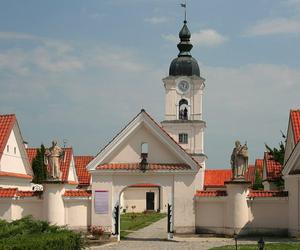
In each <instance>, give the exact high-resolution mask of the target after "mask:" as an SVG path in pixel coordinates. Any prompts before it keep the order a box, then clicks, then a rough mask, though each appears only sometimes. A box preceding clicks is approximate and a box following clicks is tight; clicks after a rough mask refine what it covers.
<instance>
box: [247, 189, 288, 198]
mask: <svg viewBox="0 0 300 250" xmlns="http://www.w3.org/2000/svg"><path fill="white" fill-rule="evenodd" d="M287 196H288V191H281V190H269V191H267V190H250V191H249V194H248V197H249V198H254V197H287Z"/></svg>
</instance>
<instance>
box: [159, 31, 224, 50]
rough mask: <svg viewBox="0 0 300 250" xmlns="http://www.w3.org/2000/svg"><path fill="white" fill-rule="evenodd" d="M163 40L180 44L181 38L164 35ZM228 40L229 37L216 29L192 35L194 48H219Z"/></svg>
mask: <svg viewBox="0 0 300 250" xmlns="http://www.w3.org/2000/svg"><path fill="white" fill-rule="evenodd" d="M162 38H163V39H165V40H167V41H170V42H173V43H178V42H179V38H178V37H177V36H175V35H171V34H169V35H162ZM227 40H228V38H227V37H225V36H223V35H221V34H220V33H218V32H217V31H216V30H214V29H204V30H201V31H199V32H195V33H192V37H191V42H192V44H193V45H194V46H203V47H217V46H219V45H221V44H223V43H225V42H226V41H227Z"/></svg>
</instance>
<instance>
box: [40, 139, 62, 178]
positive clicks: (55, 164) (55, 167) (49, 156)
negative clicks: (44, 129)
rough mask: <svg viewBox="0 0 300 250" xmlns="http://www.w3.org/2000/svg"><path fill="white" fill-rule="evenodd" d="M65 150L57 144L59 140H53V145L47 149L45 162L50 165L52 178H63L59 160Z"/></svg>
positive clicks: (49, 169)
mask: <svg viewBox="0 0 300 250" xmlns="http://www.w3.org/2000/svg"><path fill="white" fill-rule="evenodd" d="M63 155H64V151H63V150H62V149H61V148H60V147H59V146H57V141H53V142H52V147H51V148H49V149H46V151H45V158H44V159H45V164H46V165H47V166H48V171H49V175H50V177H51V178H52V179H58V180H61V172H60V165H59V160H60V158H61V157H62V156H63Z"/></svg>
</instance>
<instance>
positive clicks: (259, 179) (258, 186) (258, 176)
mask: <svg viewBox="0 0 300 250" xmlns="http://www.w3.org/2000/svg"><path fill="white" fill-rule="evenodd" d="M252 188H253V189H254V190H262V189H264V185H263V184H262V177H261V174H260V173H259V170H258V169H255V179H254V183H253V187H252Z"/></svg>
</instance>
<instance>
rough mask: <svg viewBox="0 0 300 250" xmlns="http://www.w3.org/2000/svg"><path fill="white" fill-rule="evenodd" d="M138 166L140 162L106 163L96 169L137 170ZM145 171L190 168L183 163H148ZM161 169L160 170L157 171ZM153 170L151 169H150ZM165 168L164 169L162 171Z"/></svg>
mask: <svg viewBox="0 0 300 250" xmlns="http://www.w3.org/2000/svg"><path fill="white" fill-rule="evenodd" d="M139 166H140V162H132V163H106V164H101V165H98V166H97V167H96V169H98V170H126V169H127V170H128V169H130V170H138V169H139ZM147 167H148V168H147V170H150V171H151V170H174V168H175V170H178V169H176V168H179V170H190V169H191V168H190V166H189V165H187V164H185V163H148V164H147ZM159 167H161V168H162V169H157V168H159ZM151 168H153V169H151ZM164 168H166V169H164Z"/></svg>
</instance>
